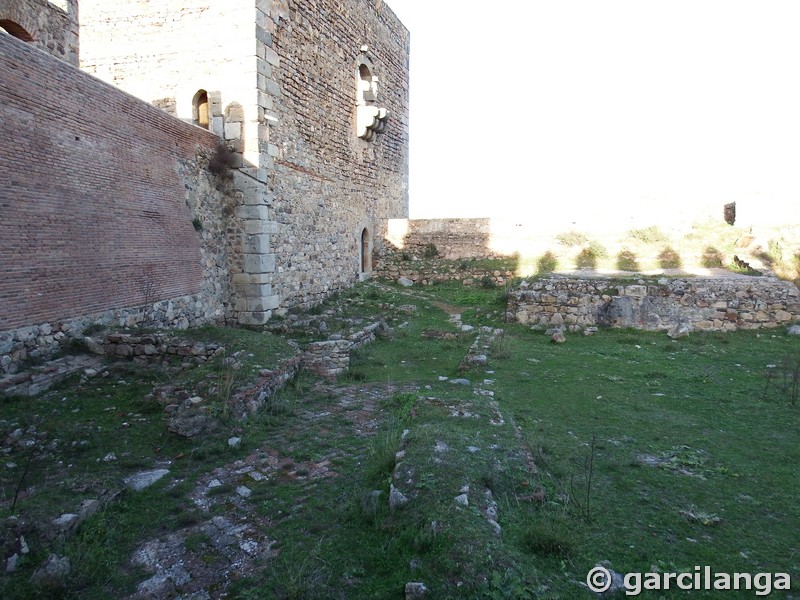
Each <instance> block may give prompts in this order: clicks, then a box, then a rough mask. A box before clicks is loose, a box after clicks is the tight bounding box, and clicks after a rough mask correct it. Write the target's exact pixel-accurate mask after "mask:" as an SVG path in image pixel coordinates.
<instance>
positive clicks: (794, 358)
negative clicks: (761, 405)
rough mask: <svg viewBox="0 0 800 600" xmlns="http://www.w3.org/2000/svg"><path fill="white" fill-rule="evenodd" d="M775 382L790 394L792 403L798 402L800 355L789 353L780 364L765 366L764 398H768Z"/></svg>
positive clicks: (799, 391) (799, 393)
mask: <svg viewBox="0 0 800 600" xmlns="http://www.w3.org/2000/svg"><path fill="white" fill-rule="evenodd" d="M773 383H777V384H778V386H779V388H780V390H781V392H782V393H784V394H788V396H789V403H790V404H792V405H793V406H794V405H796V404H797V400H798V398H800V355H793V354H787V355H785V356H784V357H783V358H782V359H781V361H780V362H779V363H778V364H769V365H767V366H766V367H765V369H764V392H763V393H762V398H763V399H766V398H767V393H768V392H769V390H770V388H771V387H772V384H773Z"/></svg>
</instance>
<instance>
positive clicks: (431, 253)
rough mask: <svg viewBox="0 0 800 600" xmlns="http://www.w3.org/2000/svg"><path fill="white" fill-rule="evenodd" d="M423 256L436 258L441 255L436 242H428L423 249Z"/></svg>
mask: <svg viewBox="0 0 800 600" xmlns="http://www.w3.org/2000/svg"><path fill="white" fill-rule="evenodd" d="M422 256H423V257H425V258H434V257H436V256H439V249H438V248H437V247H436V244H433V243H428V244H426V245H425V248H424V249H423V250H422Z"/></svg>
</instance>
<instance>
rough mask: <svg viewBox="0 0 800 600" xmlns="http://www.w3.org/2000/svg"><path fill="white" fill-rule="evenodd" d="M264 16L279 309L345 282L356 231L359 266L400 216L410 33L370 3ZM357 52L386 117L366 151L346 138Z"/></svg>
mask: <svg viewBox="0 0 800 600" xmlns="http://www.w3.org/2000/svg"><path fill="white" fill-rule="evenodd" d="M268 17H269V18H268V19H266V20H265V21H264V23H263V29H262V28H261V27H259V31H263V34H260V35H261V39H264V40H266V42H267V43H265V44H264V46H265V48H271V49H272V50H273V51H274V54H277V58H278V60H277V61H275V62H276V64H275V65H273V66H272V69H271V76H270V78H269V82H267V83H268V87H267V90H268V92H270V95H269V96H270V97H269V98H268V99H267V100H268V102H269V107H268V108H267V112H268V114H269V115H270V116H272V117H274V119H275V121H271V122H270V131H269V146H268V148H267V150H268V162H267V166H268V167H269V169H270V172H271V175H270V184H271V186H272V190H273V193H274V204H273V208H272V210H273V216H272V218H273V220H274V221H275V222H277V228H276V230H275V231H274V233H273V234H272V236H271V243H272V250H273V252H274V253H275V261H276V273H275V284H274V285H275V286H276V288H277V289H278V291H279V295H280V297H281V308H282V309H285V308H287V307H291V306H310V305H312V304H314V303H316V302H318V301H319V300H321V299H322V298H323V297H324V296H325V295H327V294H329V293H330V292H331V291H333V290H336V289H340V288H342V287H344V286H346V285H349V284H351V283H352V282H354V281H355V280H356V279H357V277H358V276H359V273H360V272H361V270H362V269H361V265H360V264H359V260H360V254H361V248H360V244H361V235H362V232H363V230H364V229H365V228H366V229H367V230H368V236H369V244H370V248H368V249H367V253H368V254H369V255H370V256H368V260H369V259H371V255H372V250H373V248H372V245H373V244H375V245H379V244H380V243H381V241H382V240H383V237H384V234H385V231H386V220H387V219H389V218H395V217H404V216H406V215H407V213H408V85H409V79H408V76H409V72H408V58H409V34H408V31H407V30H406V29H405V27H404V26H403V25H402V24H401V23H400V22H399V21H398V19H397V18H396V17H395V15H394V14H393V13H392V12H391V10H390V9H389V8H388V6H387V5H386V4H385V3H383V2H382V1H376V0H320V1H319V2H303V1H297V0H290V1H286V0H280V1H278V0H276V1H273V2H272V3H271V10H270V11H269V13H268ZM362 45H368V47H369V50H368V51H367V52H366V53H365V54H364V56H365V57H366V58H367V59H368V60H369V61H371V63H372V65H373V66H374V68H373V73H372V75H373V76H376V77H378V94H377V99H376V103H377V105H378V106H380V107H384V108H386V109H387V111H388V114H389V120H388V126H387V128H386V131H385V133H382V134H377V135H376V136H375V139H374V140H373V141H369V142H368V141H365V140H363V139H360V138H359V137H357V135H356V129H355V105H356V73H357V70H358V67H357V64H358V61H359V59H360V58H361V56H362V53H361V51H360V49H361V46H362ZM366 267H367V268H366V271H371V268H370V267H371V265H369V264H367V265H366Z"/></svg>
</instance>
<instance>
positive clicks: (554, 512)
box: [0, 282, 800, 599]
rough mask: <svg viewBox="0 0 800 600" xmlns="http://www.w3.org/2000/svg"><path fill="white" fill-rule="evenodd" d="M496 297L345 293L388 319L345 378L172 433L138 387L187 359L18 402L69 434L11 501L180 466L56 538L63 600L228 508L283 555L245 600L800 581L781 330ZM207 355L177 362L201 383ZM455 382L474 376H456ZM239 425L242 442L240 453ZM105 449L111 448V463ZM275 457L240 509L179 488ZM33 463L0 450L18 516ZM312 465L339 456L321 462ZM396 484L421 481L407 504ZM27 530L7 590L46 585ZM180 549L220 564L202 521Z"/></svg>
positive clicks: (17, 414) (246, 345)
mask: <svg viewBox="0 0 800 600" xmlns="http://www.w3.org/2000/svg"><path fill="white" fill-rule="evenodd" d="M502 299H503V290H493V289H483V288H480V287H477V286H476V287H465V286H463V285H460V284H440V285H434V286H427V287H425V288H423V289H418V288H416V287H415V288H412V289H411V290H406V289H402V288H399V287H396V286H392V285H385V284H382V283H375V282H373V283H368V284H364V285H359V286H356V287H355V288H354V289H353V290H350V291H347V292H343V293H342V294H341V295H340V296H339V297H338V298H337V299H336V301H335V302H331V303H327V304H326V305H324V306H323V307H322V308H321V309H319V314H320V315H325V314H326V311H335V315H334V316H333V318H334V319H335V318H341V319H342V323H345V321H346V319H350V318H362V319H364V320H365V321H369V320H370V319H374V318H378V317H379V316H380V317H383V318H386V319H387V321H388V322H389V323H390V324H391V326H392V328H393V334H392V337H390V338H379V339H378V340H376V341H375V342H374V343H372V344H371V345H368V346H365V347H363V348H361V349H359V350H358V351H357V352H355V353H354V354H353V356H352V358H351V371H352V373H351V376H349V377H344V378H341V379H340V380H339V381H338V382H324V381H321V380H318V379H316V378H314V377H312V376H310V375H307V374H304V375H301V376H300V377H298V378H297V379H296V380H295V381H294V382H293V383H292V384H290V385H289V386H287V388H285V389H284V390H283V391H282V392H281V393H280V394H279V396H278V397H276V398H275V399H273V400H272V401H271V402H270V404H269V406H268V410H266V411H265V412H264V413H262V415H260V416H258V417H257V418H252V419H250V420H249V421H248V422H247V423H246V424H242V423H229V425H228V427H229V429H225V428H223V430H221V431H220V432H218V434H216V435H214V436H209V437H208V438H205V439H202V440H185V439H182V438H177V437H175V436H172V435H171V434H168V433H167V432H166V429H165V427H164V422H163V416H162V414H161V412H160V411H148V410H145V407H146V406H147V405H145V404H143V403H142V397H143V395H144V394H146V393H147V392H148V391H149V390H150V388H151V387H152V386H153V385H155V384H158V383H163V382H165V381H170V380H171V378H173V377H175V373H173V372H172V371H169V370H168V369H166V368H153V369H138V368H133V367H130V368H126V369H123V370H122V371H118V370H111V374H110V375H109V376H108V377H105V378H103V377H100V378H97V379H93V380H90V381H89V382H85V383H80V382H78V381H76V380H73V381H70V382H68V383H67V384H65V385H63V386H62V387H60V388H59V389H57V390H54V391H53V392H50V393H48V394H45V395H44V396H41V397H38V398H33V399H13V400H6V401H4V402H3V403H2V409H3V412H2V419H3V428H2V430H0V434H1V435H6V434H7V433H8V432H10V431H12V430H13V429H15V428H17V427H20V428H23V429H27V428H28V427H30V426H31V425H36V427H37V430H39V431H47V432H48V435H49V436H51V438H48V440H50V439H52V438H57V439H59V440H60V441H59V443H58V444H57V445H56V449H55V450H54V452H53V454H52V455H48V456H46V457H45V456H42V457H39V456H37V457H34V459H33V460H32V462H31V468H30V470H29V472H28V473H27V475H26V481H25V482H24V484H25V485H23V486H22V487H23V488H24V489H28V488H34V489H35V490H38V491H37V493H33V494H32V495H30V496H27V497H25V498H22V499H20V500H19V501H18V503H17V506H16V508H15V513H16V514H17V515H19V516H20V517H21V518H27V519H36V518H45V517H52V515H53V513H54V511H61V512H65V511H66V510H67V509H72V508H73V505H74V506H77V504H79V502H80V500H81V499H84V498H86V497H87V493H95V492H96V491H97V492H99V491H101V490H103V489H107V488H108V487H110V486H113V485H114V484H115V483H118V481H119V480H120V479H121V478H122V477H123V476H125V475H126V474H128V473H130V472H133V471H135V470H140V469H144V468H152V466H153V465H154V464H156V463H158V462H159V461H163V460H165V459H168V460H170V461H171V466H170V467H169V468H170V470H171V474H170V477H169V478H168V479H169V481H167V480H164V481H163V482H160V483H159V484H157V485H156V486H154V487H153V488H151V489H149V490H147V491H145V492H142V493H140V494H133V493H129V492H126V493H124V494H123V496H122V497H121V498H119V499H118V500H117V501H116V502H114V503H111V504H109V505H108V506H107V507H106V508H105V509H103V510H101V511H100V512H99V513H98V514H97V515H95V516H94V517H93V518H92V519H90V520H89V521H88V522H87V523H86V524H84V526H83V527H82V528H81V529H80V530H79V532H78V533H77V535H76V536H74V537H72V538H70V539H67V540H64V541H61V542H58V544H57V545H56V547H55V551H58V552H60V553H62V554H64V555H66V556H69V557H70V558H71V559H72V560H73V561H74V564H76V565H78V566H77V568H76V571H75V573H74V578H73V577H71V578H70V583H69V585H68V589H67V590H65V591H64V593H63V594H62V596H63V597H70V598H78V597H80V598H116V597H121V596H124V595H127V594H130V593H132V592H133V590H134V588H135V585H136V583H137V582H139V581H142V580H143V579H144V578H145V577H146V575H145V574H143V573H140V572H138V571H136V570H135V569H133V568H132V567H131V566H130V557H131V553H132V551H133V549H134V548H135V547H136V546H137V545H138V543H141V541H143V540H146V539H152V538H153V537H158V536H160V535H165V534H166V533H168V532H170V531H174V530H177V529H181V528H184V527H191V526H193V525H195V524H197V523H201V522H203V521H205V520H207V519H209V518H211V517H212V516H215V515H234V516H235V515H238V516H241V517H243V518H244V517H246V518H248V519H256V518H257V519H260V520H263V521H259V522H263V523H265V524H266V523H268V524H269V525H268V532H269V537H270V539H273V540H275V542H276V543H275V546H274V549H275V555H274V556H273V557H272V558H270V559H266V560H264V561H263V562H261V563H259V564H258V568H257V569H256V570H255V571H253V572H249V573H247V574H245V575H244V576H242V577H241V578H239V579H237V580H236V581H235V582H233V583H231V584H230V587H228V588H227V591H228V593H229V595H230V597H235V598H253V599H255V598H324V599H329V598H347V599H359V598H395V597H402V590H403V587H404V585H405V583H406V582H409V581H422V582H425V584H426V585H427V586H428V588H429V589H430V590H431V597H434V598H459V599H461V598H466V599H471V598H587V597H589V594H588V593H587V592H586V590H585V589H584V588H582V587H581V586H580V585H579V582H581V581H583V580H584V578H585V576H586V573H587V572H588V571H589V569H590V568H592V567H593V566H594V565H595V564H596V563H597V562H599V561H603V560H605V561H609V562H610V563H611V565H612V567H613V568H614V569H615V570H617V571H619V572H622V573H626V572H635V571H640V572H647V571H652V570H653V569H654V568H657V569H661V570H665V571H672V570H692V569H694V566H695V565H709V566H711V567H712V568H713V569H714V570H715V571H718V572H723V571H728V572H734V571H740V572H750V573H757V572H760V571H767V572H788V573H791V574H792V575H794V576H795V578H797V576H798V573H799V572H800V546H798V542H797V535H796V530H797V527H798V525H800V508H798V503H797V500H796V492H797V481H798V476H799V475H800V470H799V469H800V467H798V465H800V427H799V426H800V412H798V411H800V406H798V405H797V400H796V398H793V396H792V392H791V383H792V381H791V374H790V371H791V369H790V368H789V367H787V365H789V366H791V365H794V364H795V363H794V362H793V361H794V360H795V359H797V358H798V357H800V341H799V340H798V338H796V337H791V336H788V335H786V334H784V333H783V331H781V330H774V331H762V332H740V333H734V334H717V333H697V332H696V333H693V334H691V335H690V336H689V337H687V338H682V339H680V340H676V341H672V340H670V339H669V338H668V337H667V336H665V335H664V334H663V333H652V332H640V331H632V330H610V329H601V330H600V331H599V332H598V333H597V334H595V335H594V336H592V337H584V336H581V335H577V334H567V342H566V343H565V344H561V345H554V344H551V343H550V341H549V338H548V337H547V336H545V335H543V334H542V333H541V332H534V331H531V330H530V329H527V328H525V327H522V326H519V325H515V324H506V323H504V322H503V321H502V315H503V313H504V310H503V304H502ZM410 305H413V306H414V307H416V308H415V309H413V310H411V309H409V308H408V307H409V306H410ZM401 307H403V308H401ZM445 309H447V310H448V311H450V312H455V311H458V312H461V314H462V318H463V320H464V322H465V323H469V324H473V325H477V324H482V325H489V326H491V327H502V328H504V329H505V334H504V335H503V336H501V337H498V338H495V340H494V342H492V343H491V345H490V346H489V347H488V348H485V349H484V353H485V354H486V355H487V356H488V361H489V362H488V365H487V366H485V367H473V368H471V369H470V370H468V371H466V372H460V371H459V369H458V367H459V365H460V364H461V362H462V359H463V358H464V356H465V355H466V353H467V352H468V351H469V348H470V346H471V345H472V344H473V342H475V340H476V331H469V332H462V331H459V329H458V328H457V327H456V326H455V325H454V324H453V322H452V321H451V320H450V318H449V315H448V314H447V312H445ZM330 314H331V315H333V313H330ZM431 332H434V333H436V335H432V333H431ZM444 334H448V335H446V336H445V335H444ZM193 335H196V336H198V337H197V338H196V339H198V340H203V339H204V335H206V334H204V333H203V332H199V331H196V332H194V333H193ZM220 335H225V333H223V334H219V332H217V335H212V336H211V337H213V338H216V339H220ZM231 335H233V334H231ZM287 335H290V336H291V335H293V333H291V332H290V333H289V334H287ZM261 336H264V334H259V333H256V332H247V333H246V335H240V334H239V333H236V335H235V337H234V338H231V339H228V341H227V342H222V343H223V344H224V345H225V346H226V348H228V346H231V347H234V346H235V347H236V351H239V350H241V354H239V358H240V359H241V361H242V363H243V367H242V378H243V379H242V381H246V378H247V377H248V376H249V374H250V373H252V372H253V370H254V369H255V367H256V366H264V367H268V366H269V362H270V360H275V359H276V358H277V357H279V356H280V354H273V355H272V358H270V356H269V355H266V354H260V353H261V352H273V351H274V349H279V348H281V347H282V346H281V345H282V344H283V342H282V340H281V339H280V338H279V337H277V336H269V335H267V336H266V337H261ZM264 340H268V341H269V343H268V344H263V342H264ZM237 344H241V347H239V346H237ZM263 346H269V347H270V348H271V349H270V348H266V349H265V348H263ZM250 354H252V355H253V356H250ZM227 355H228V356H230V355H231V354H230V352H228V353H227ZM768 365H774V366H773V367H768ZM215 369H218V366H215V365H204V366H203V367H200V368H199V369H196V370H195V371H189V372H186V373H184V374H182V375H181V377H185V378H187V380H188V381H205V380H206V379H209V377H210V376H212V375H214V374H215ZM457 377H458V378H465V379H468V380H469V381H470V385H468V386H467V385H460V384H453V383H451V380H452V379H454V378H457ZM112 407H113V409H112ZM76 409H77V410H76ZM137 415H138V416H137ZM123 423H128V425H127V426H126V425H123ZM6 430H8V431H6ZM232 432H235V433H236V435H238V436H241V437H242V438H243V443H242V446H241V447H240V448H237V449H235V450H234V449H231V448H229V447H228V446H227V443H226V439H227V437H229V436H230V435H231V434H232ZM73 441H74V442H76V443H75V445H73V444H72V442H73ZM83 442H86V443H85V444H84V443H83ZM110 451H114V452H115V453H116V455H117V457H118V460H117V461H113V462H110V463H105V462H103V461H102V457H103V456H105V454H106V453H108V452H110ZM399 451H402V453H401V454H398V452H399ZM270 453H272V454H270ZM268 454H269V455H274V456H277V457H278V458H279V459H281V460H285V461H290V466H289V467H287V468H286V469H283V470H281V469H278V470H277V471H276V472H275V473H273V474H272V475H270V477H268V478H266V479H264V480H262V481H259V482H248V485H249V486H250V487H251V489H252V492H253V494H252V496H251V497H250V498H249V499H248V500H247V502H248V504H247V506H246V507H245V508H243V507H242V505H241V504H235V503H231V501H230V498H231V496H232V495H235V488H236V487H237V486H238V485H240V484H241V482H239V481H236V482H235V483H226V484H224V485H222V486H219V487H217V488H214V490H213V492H210V493H209V494H208V498H209V501H210V502H211V504H212V505H211V506H210V508H209V510H208V511H207V512H205V511H202V510H200V509H199V508H198V507H197V506H195V505H194V503H193V502H192V501H191V500H190V499H189V497H188V494H189V492H190V491H191V490H192V489H193V488H194V486H195V483H196V482H197V481H198V479H199V478H200V477H202V476H203V475H204V474H206V473H209V472H211V471H213V470H214V469H215V468H217V467H220V466H222V465H231V464H233V463H234V462H235V461H236V460H239V459H242V458H244V457H245V456H247V455H264V456H266V455H268ZM178 457H181V458H178ZM24 459H25V455H24V454H22V453H19V454H17V453H16V451H15V453H14V454H12V455H11V456H10V457H6V459H5V460H6V462H8V461H10V460H14V462H17V463H18V465H19V466H18V467H17V468H16V469H5V470H3V471H0V493H1V494H2V495H0V498H2V499H3V505H2V506H3V507H4V509H5V510H6V515H7V514H8V508H9V506H10V500H11V498H12V497H13V495H14V491H15V490H16V488H17V486H18V484H19V478H20V477H21V474H22V469H23V465H24V462H23V461H24ZM59 460H60V461H62V463H61V464H59V462H58V461H59ZM68 465H72V466H68ZM319 465H327V467H326V468H327V471H325V472H324V473H323V474H322V475H318V476H313V475H312V474H313V473H315V472H318V470H319ZM315 469H317V471H315ZM390 484H391V485H394V486H395V487H397V488H398V489H399V490H401V491H402V492H403V493H404V494H405V495H406V496H407V497H408V498H409V499H410V501H409V503H408V504H406V505H405V506H403V507H402V508H399V509H398V510H395V511H390V510H389V505H388V497H389V489H390ZM465 486H468V492H467V496H468V505H467V506H461V505H459V504H457V503H456V502H455V498H456V497H457V496H459V495H460V494H461V493H462V490H464V489H467V487H465ZM87 490H88V491H87ZM492 503H495V504H494V505H493V504H492ZM248 511H249V512H248ZM492 511H494V513H493V512H492ZM57 514H60V512H56V515H57ZM492 514H495V515H496V518H497V522H498V523H499V525H500V527H501V528H502V531H501V534H500V535H499V536H498V535H497V534H496V533H495V531H494V528H493V526H492V524H491V523H490V522H489V520H488V518H487V515H489V516H491V515H492ZM4 516H5V515H4ZM263 527H267V525H263ZM32 541H33V544H32V547H35V548H36V550H35V551H34V555H33V556H31V557H30V558H27V559H25V561H23V564H22V565H21V566H20V570H19V572H18V573H16V574H13V575H7V576H5V577H4V578H3V579H0V596H2V597H3V598H34V597H39V596H37V594H40V593H41V590H38V589H36V588H35V587H34V586H32V584H30V583H29V577H30V574H31V573H32V570H33V568H34V567H35V565H36V564H38V562H40V561H41V560H43V559H44V558H45V556H46V550H45V548H46V546H45V544H44V542H43V541H40V540H36V539H33V540H32ZM186 545H187V548H188V549H189V550H190V551H193V552H196V553H197V554H199V555H201V556H205V555H206V554H208V560H209V561H210V562H213V561H214V560H216V559H217V558H216V555H215V554H214V551H213V549H212V548H211V547H210V546H209V542H208V539H207V538H206V537H204V535H203V534H202V533H193V534H192V535H191V536H190V537H189V538H187V541H186ZM794 585H795V588H794V589H793V591H792V592H793V593H794V594H796V593H797V592H798V588H797V586H798V582H797V581H795V582H794ZM731 595H732V597H737V596H736V595H735V594H731ZM692 596H693V597H695V596H696V597H701V598H702V597H704V596H703V594H702V593H696V594H693V595H692ZM659 597H664V598H683V597H685V594H683V593H681V594H679V593H673V592H664V593H663V596H659ZM742 597H744V596H742ZM748 597H752V595H751V596H748Z"/></svg>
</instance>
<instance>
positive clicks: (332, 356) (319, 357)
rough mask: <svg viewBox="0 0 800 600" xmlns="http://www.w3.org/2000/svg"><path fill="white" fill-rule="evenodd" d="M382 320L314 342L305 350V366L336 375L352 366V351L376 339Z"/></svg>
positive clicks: (321, 373)
mask: <svg viewBox="0 0 800 600" xmlns="http://www.w3.org/2000/svg"><path fill="white" fill-rule="evenodd" d="M382 325H383V324H382V323H381V322H377V323H371V324H370V325H367V326H366V327H365V328H364V329H362V330H361V331H357V332H356V333H353V334H351V335H350V336H348V337H346V338H345V337H342V336H341V334H334V335H332V336H331V337H330V338H329V339H327V340H323V341H321V342H312V343H310V344H309V345H308V346H306V349H305V350H304V351H303V366H304V367H305V368H306V369H308V370H309V371H311V372H312V373H314V374H316V375H321V376H323V377H335V376H337V375H341V374H342V373H346V372H347V370H348V369H349V368H350V351H351V350H355V349H356V348H360V347H361V346H363V345H365V344H369V343H370V342H374V341H375V336H376V332H377V331H378V330H379V329H380V328H381V326H382Z"/></svg>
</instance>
